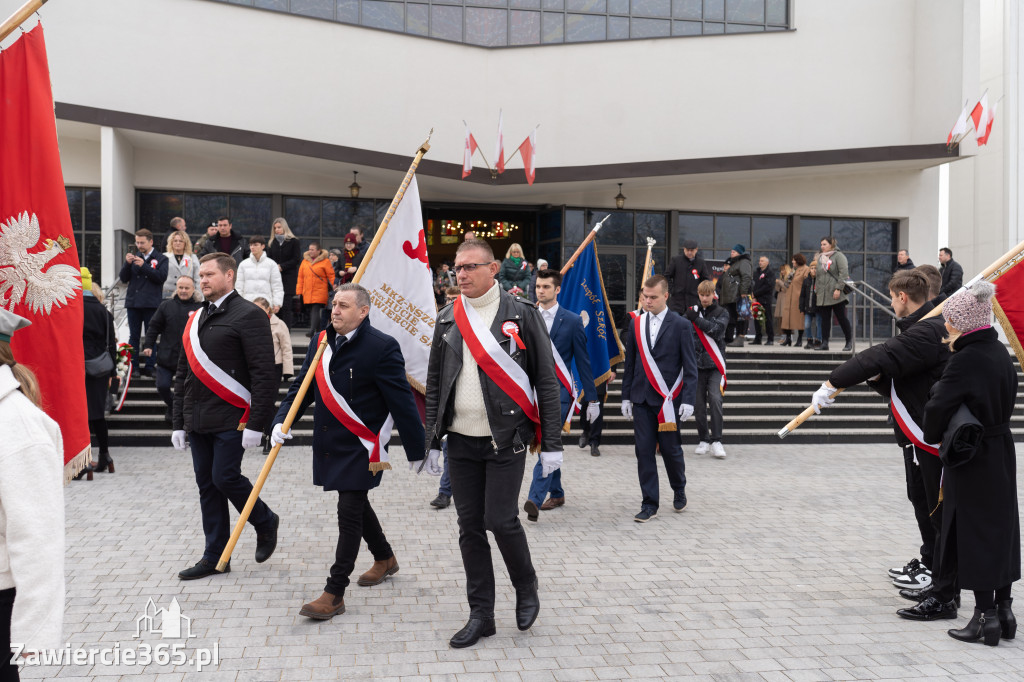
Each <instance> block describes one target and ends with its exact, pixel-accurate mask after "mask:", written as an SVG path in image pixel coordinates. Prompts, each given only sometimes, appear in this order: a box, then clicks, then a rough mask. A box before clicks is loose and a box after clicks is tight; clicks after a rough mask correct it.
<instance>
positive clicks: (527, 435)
mask: <svg viewBox="0 0 1024 682" xmlns="http://www.w3.org/2000/svg"><path fill="white" fill-rule="evenodd" d="M498 267H499V266H498V263H497V262H495V260H494V252H493V251H492V250H491V247H490V246H489V245H488V244H487V243H486V242H483V241H477V240H472V241H467V242H463V243H462V244H461V245H460V246H459V250H458V252H457V253H456V256H455V273H456V277H457V280H458V284H459V289H460V290H461V291H462V296H461V298H460V299H456V301H455V302H454V303H452V304H450V305H448V306H445V307H444V308H442V309H441V311H440V313H439V314H438V316H437V323H436V326H435V327H434V341H433V345H432V346H431V350H430V362H429V367H428V373H427V386H426V388H427V396H426V437H427V449H428V450H432V451H437V450H440V448H441V438H443V437H444V436H445V435H447V436H448V462H449V465H448V466H449V471H450V474H451V481H452V493H453V497H454V500H455V509H456V511H457V513H458V515H459V547H460V549H461V551H462V563H463V566H464V567H465V570H466V591H467V593H468V597H469V606H470V615H469V622H468V623H467V624H466V626H465V627H464V628H463V629H462V630H460V631H459V632H457V633H456V634H455V636H454V637H452V639H451V642H450V644H451V646H452V647H454V648H462V647H467V646H472V645H473V644H476V642H477V641H479V639H480V637H489V636H491V635H493V634H494V633H495V626H494V570H493V567H492V565H491V549H490V546H489V545H488V543H487V532H486V531H488V530H489V531H491V532H492V533H493V534H494V539H495V541H496V542H497V543H498V548H499V549H500V550H501V555H502V558H503V559H504V560H505V565H506V567H507V568H508V572H509V577H510V578H511V580H512V584H513V586H514V587H515V589H516V625H517V626H518V627H519V629H520V630H526V629H528V628H529V627H530V626H531V625H533V622H534V620H535V619H536V618H537V613H538V612H539V610H540V601H539V597H538V594H537V588H538V585H537V574H536V572H535V571H534V568H533V562H532V560H531V559H530V548H529V546H528V545H527V542H526V533H525V532H524V531H523V527H522V525H521V524H520V522H519V489H520V486H521V485H522V481H523V472H524V470H525V466H526V454H527V450H528V449H529V447H530V446H531V445H535V446H539V449H540V458H541V466H542V468H543V470H544V475H550V473H551V472H552V471H555V470H556V469H558V468H559V467H561V463H562V442H561V423H560V422H561V419H560V403H559V383H558V378H557V376H556V375H555V364H554V358H553V356H552V351H551V341H550V339H549V338H548V334H547V330H546V327H545V325H544V321H543V320H542V319H541V316H540V313H538V312H537V309H536V308H534V307H533V306H532V305H530V304H529V303H527V302H525V301H519V300H517V299H516V298H515V297H513V296H510V295H508V294H506V293H505V292H504V291H502V289H501V286H500V285H499V284H498V283H497V282H496V281H495V275H497V273H498ZM473 320H477V321H478V326H477V329H479V330H481V333H480V334H478V335H475V336H474V337H473V338H471V339H470V343H467V342H466V341H465V340H464V339H466V337H467V333H468V334H470V335H472V334H473V332H472V331H471V330H470V329H469V328H468V327H467V325H468V324H469V323H471V322H472V321H473ZM487 336H489V337H492V338H490V339H488V338H485V337H487ZM480 352H482V355H478V353H480ZM477 357H480V358H481V359H482V360H484V366H481V365H478V364H477V361H476V358H477ZM509 360H511V363H509ZM501 366H505V367H511V368H512V369H511V371H510V372H506V374H505V375H502V374H501V373H500V372H499V370H496V369H495V367H501ZM463 370H465V371H463ZM492 377H498V380H499V381H500V382H502V384H503V385H504V386H505V388H502V387H500V386H499V383H496V382H495V380H494V378H492ZM515 377H518V378H519V380H520V381H527V380H528V382H529V384H530V386H532V388H533V389H535V390H536V393H537V401H536V405H535V406H534V407H533V408H532V409H531V407H530V406H529V404H527V405H526V406H525V407H524V405H523V402H521V401H517V400H516V399H514V398H513V397H512V393H514V391H513V392H509V391H508V390H507V389H508V388H509V381H510V380H512V379H514V378H515ZM521 400H522V399H521ZM526 402H527V403H528V399H527V401H526ZM529 412H532V413H533V414H534V418H535V419H536V420H537V421H536V422H535V421H534V420H533V419H531V417H529V416H527V413H529ZM538 435H539V443H538V442H536V439H537V437H538Z"/></svg>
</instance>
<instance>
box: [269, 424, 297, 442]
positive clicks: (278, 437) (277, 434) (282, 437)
mask: <svg viewBox="0 0 1024 682" xmlns="http://www.w3.org/2000/svg"><path fill="white" fill-rule="evenodd" d="M283 427H284V423H281V424H274V430H273V431H271V432H270V443H271V445H284V442H285V441H286V440H291V439H292V438H293V436H292V432H291V429H289V430H288V433H285V432H284V429H283Z"/></svg>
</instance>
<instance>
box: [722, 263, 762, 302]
mask: <svg viewBox="0 0 1024 682" xmlns="http://www.w3.org/2000/svg"><path fill="white" fill-rule="evenodd" d="M725 262H726V263H728V264H729V269H728V270H727V271H726V272H725V274H723V275H722V277H721V279H723V280H725V281H724V283H723V284H722V297H721V300H720V302H721V303H722V304H723V305H724V304H727V303H735V302H736V301H737V300H739V298H740V297H741V296H746V295H747V294H749V293H750V287H751V285H752V283H753V278H752V275H753V270H754V268H753V266H752V265H751V264H750V254H747V253H741V254H740V255H739V256H738V257H736V258H729V259H728V260H726V261H725Z"/></svg>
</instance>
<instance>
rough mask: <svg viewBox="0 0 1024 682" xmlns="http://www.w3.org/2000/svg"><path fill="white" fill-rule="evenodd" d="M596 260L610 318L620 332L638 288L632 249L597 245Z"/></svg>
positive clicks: (625, 323) (624, 326) (633, 304)
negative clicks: (610, 313) (598, 263)
mask: <svg viewBox="0 0 1024 682" xmlns="http://www.w3.org/2000/svg"><path fill="white" fill-rule="evenodd" d="M597 260H598V261H599V262H600V264H601V277H602V278H603V279H604V290H605V294H606V295H607V296H608V304H609V305H610V306H611V309H612V319H614V320H615V326H616V327H617V328H618V330H619V331H620V332H621V331H623V330H624V329H625V328H626V326H627V323H628V321H629V319H628V317H627V313H628V311H630V310H633V309H634V308H636V299H637V295H638V293H637V292H638V291H639V290H638V289H637V288H636V282H634V281H633V280H634V279H635V275H633V273H634V272H635V271H636V268H635V264H634V260H635V255H634V249H633V248H632V247H629V246H602V245H601V244H598V246H597Z"/></svg>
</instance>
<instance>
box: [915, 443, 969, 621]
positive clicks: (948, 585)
mask: <svg viewBox="0 0 1024 682" xmlns="http://www.w3.org/2000/svg"><path fill="white" fill-rule="evenodd" d="M914 449H915V452H916V454H917V461H918V464H919V466H920V471H921V483H922V485H923V487H924V496H925V505H926V506H927V507H928V512H929V514H931V516H929V517H928V520H929V521H930V522H931V526H932V530H933V532H934V537H935V544H934V545H933V546H932V550H931V554H932V563H928V562H927V561H926V562H925V564H924V565H925V566H927V567H928V568H930V569H931V571H932V596H933V597H935V598H936V599H938V600H939V601H943V602H948V601H949V600H950V599H952V598H953V597H954V596H956V595H957V594H958V593H959V592H960V584H959V581H958V580H957V567H956V553H955V552H954V554H953V562H952V564H953V565H951V566H949V567H948V568H947V567H946V566H944V565H943V563H944V561H943V557H942V555H941V553H940V551H939V548H940V547H941V546H942V513H943V510H942V507H940V506H939V484H940V483H941V482H942V461H941V460H940V459H939V458H938V457H937V456H935V455H933V454H931V453H930V452H925V451H924V450H921V449H920V448H914ZM953 546H954V547H955V545H953ZM922 555H923V553H922Z"/></svg>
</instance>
